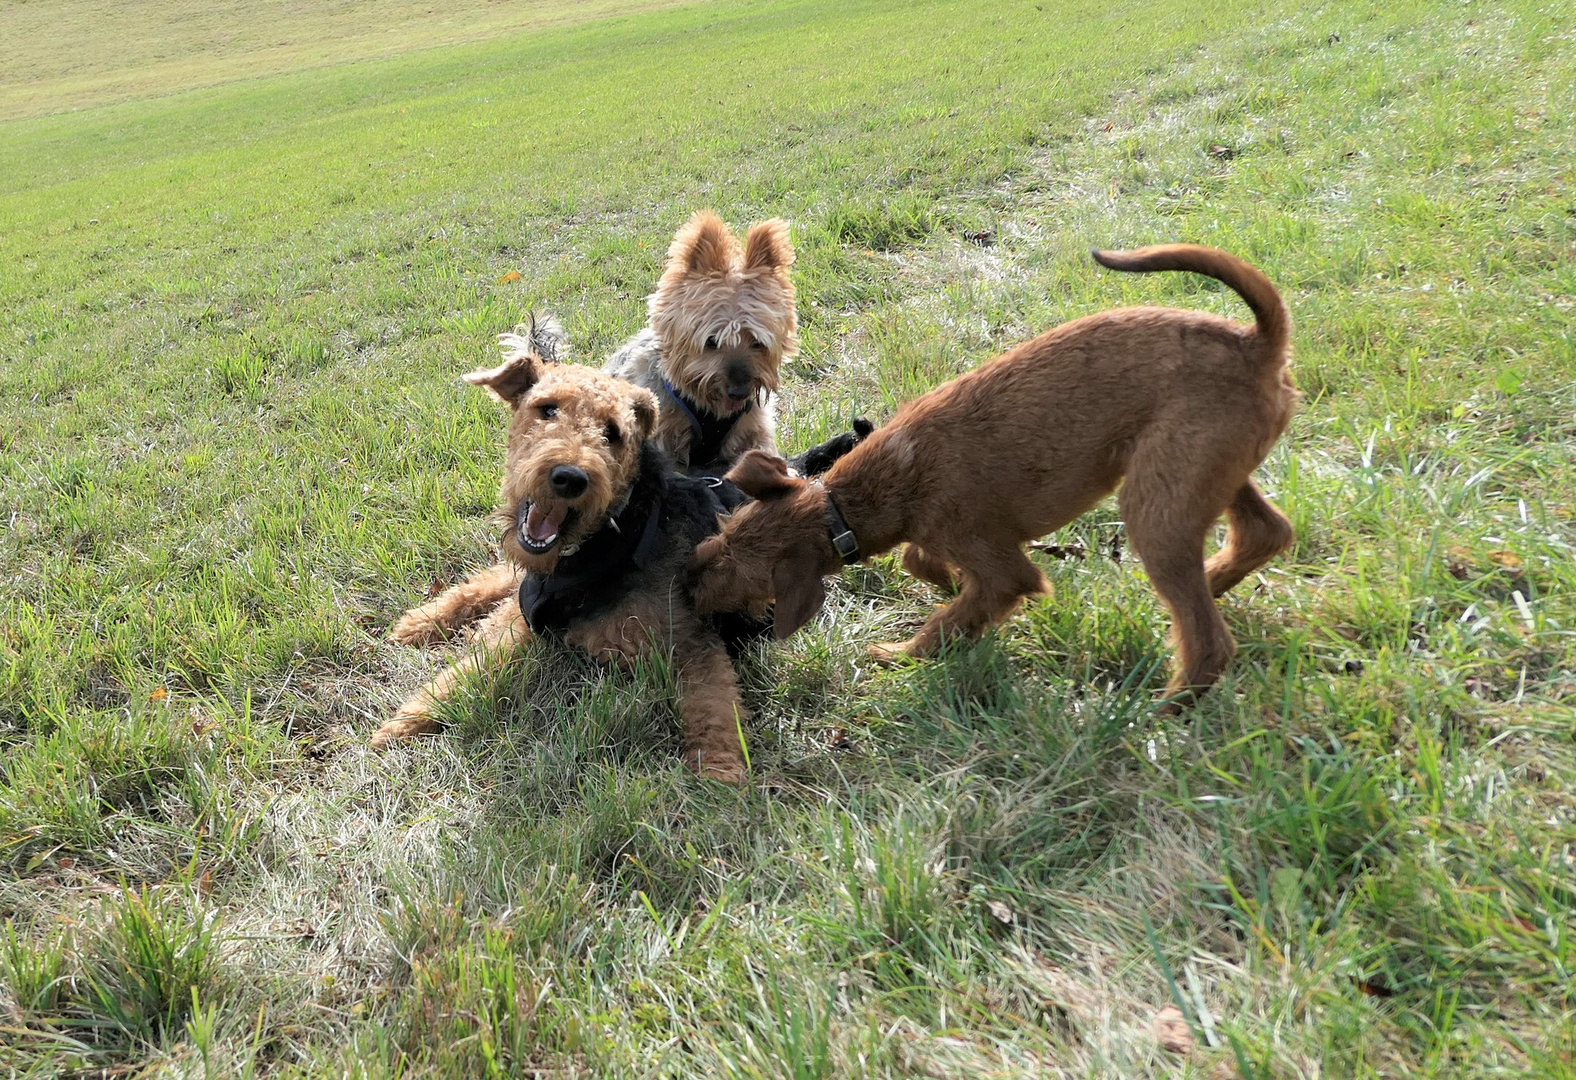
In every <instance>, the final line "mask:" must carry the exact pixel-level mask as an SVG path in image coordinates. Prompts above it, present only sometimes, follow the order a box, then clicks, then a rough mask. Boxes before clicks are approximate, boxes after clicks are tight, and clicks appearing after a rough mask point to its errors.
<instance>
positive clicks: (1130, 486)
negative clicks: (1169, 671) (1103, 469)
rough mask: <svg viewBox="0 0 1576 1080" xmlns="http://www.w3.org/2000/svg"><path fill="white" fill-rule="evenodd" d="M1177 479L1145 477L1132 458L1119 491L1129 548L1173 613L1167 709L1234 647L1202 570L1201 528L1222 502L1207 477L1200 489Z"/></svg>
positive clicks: (1206, 679)
mask: <svg viewBox="0 0 1576 1080" xmlns="http://www.w3.org/2000/svg"><path fill="white" fill-rule="evenodd" d="M1178 479H1179V478H1175V477H1170V476H1150V475H1145V474H1144V473H1143V472H1142V470H1141V468H1140V467H1139V466H1137V465H1136V464H1135V467H1134V468H1133V470H1132V471H1130V472H1129V473H1128V477H1127V480H1126V481H1125V482H1124V483H1123V485H1122V490H1121V491H1120V492H1119V493H1118V495H1117V502H1118V503H1119V504H1120V506H1121V508H1122V517H1123V519H1124V521H1125V523H1126V527H1127V536H1128V539H1129V540H1130V541H1131V542H1132V545H1133V550H1134V551H1136V552H1138V557H1139V558H1141V559H1142V560H1143V561H1144V571H1145V572H1146V573H1147V574H1148V575H1149V581H1150V584H1152V585H1153V586H1154V587H1155V592H1157V593H1158V594H1160V599H1161V601H1162V602H1163V603H1164V604H1165V605H1166V608H1167V609H1168V610H1169V611H1170V612H1171V621H1172V628H1171V632H1172V638H1173V640H1174V642H1175V644H1176V651H1177V665H1176V671H1175V673H1174V674H1173V675H1172V677H1171V681H1170V682H1169V683H1168V684H1167V686H1166V697H1167V698H1168V701H1167V703H1166V705H1165V706H1164V709H1163V711H1164V712H1167V713H1175V712H1178V711H1180V710H1181V708H1182V707H1183V706H1184V705H1186V704H1188V703H1189V702H1191V701H1192V700H1193V699H1194V698H1196V697H1197V696H1198V695H1199V694H1200V693H1202V692H1203V691H1205V690H1207V689H1209V688H1210V687H1211V686H1213V685H1214V684H1215V681H1216V680H1217V679H1219V678H1220V673H1221V672H1222V671H1224V670H1225V669H1226V665H1227V664H1229V663H1230V662H1231V658H1232V657H1233V656H1235V655H1236V652H1237V643H1236V641H1235V639H1233V638H1232V636H1231V631H1230V630H1228V629H1227V628H1226V621H1225V620H1224V619H1222V618H1221V617H1220V610H1219V609H1218V608H1216V607H1215V600H1214V597H1213V596H1211V595H1210V591H1209V581H1208V579H1207V578H1206V577H1205V576H1204V533H1205V532H1206V531H1207V530H1208V528H1209V527H1210V525H1211V524H1213V522H1214V520H1215V519H1216V518H1217V517H1218V516H1219V513H1220V512H1219V506H1220V503H1219V502H1217V501H1215V500H1214V493H1213V492H1208V491H1207V487H1208V483H1207V481H1201V482H1200V483H1199V484H1198V485H1197V486H1198V487H1200V488H1205V489H1206V490H1205V492H1203V493H1201V492H1199V491H1196V490H1195V491H1191V492H1190V491H1188V490H1187V486H1188V485H1186V484H1185V483H1182V484H1178V483H1177V480H1178Z"/></svg>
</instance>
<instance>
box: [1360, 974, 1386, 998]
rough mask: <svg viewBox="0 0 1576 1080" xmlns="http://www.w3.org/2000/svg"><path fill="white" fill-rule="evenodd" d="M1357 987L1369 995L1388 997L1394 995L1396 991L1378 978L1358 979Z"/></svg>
mask: <svg viewBox="0 0 1576 1080" xmlns="http://www.w3.org/2000/svg"><path fill="white" fill-rule="evenodd" d="M1357 989H1359V990H1361V991H1362V992H1363V993H1365V994H1367V995H1368V996H1369V997H1377V998H1387V997H1394V996H1395V991H1394V990H1392V989H1390V988H1389V987H1388V986H1386V985H1385V984H1384V983H1382V982H1380V981H1379V980H1377V979H1358V980H1357Z"/></svg>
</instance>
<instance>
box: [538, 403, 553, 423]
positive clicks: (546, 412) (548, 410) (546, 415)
mask: <svg viewBox="0 0 1576 1080" xmlns="http://www.w3.org/2000/svg"><path fill="white" fill-rule="evenodd" d="M537 408H538V409H541V410H542V419H543V420H551V419H552V418H553V417H555V416H557V415H558V406H557V405H556V404H555V403H554V402H551V401H549V402H548V403H547V404H545V405H538V406H537Z"/></svg>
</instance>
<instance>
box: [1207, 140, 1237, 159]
mask: <svg viewBox="0 0 1576 1080" xmlns="http://www.w3.org/2000/svg"><path fill="white" fill-rule="evenodd" d="M1209 156H1210V157H1212V158H1219V159H1220V160H1221V161H1230V160H1231V159H1232V158H1234V157H1236V156H1237V151H1236V150H1235V149H1233V148H1232V147H1229V146H1226V145H1225V144H1224V143H1212V144H1210V147H1209Z"/></svg>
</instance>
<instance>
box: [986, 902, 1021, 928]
mask: <svg viewBox="0 0 1576 1080" xmlns="http://www.w3.org/2000/svg"><path fill="white" fill-rule="evenodd" d="M985 910H987V911H989V912H990V914H991V918H993V919H995V920H996V921H997V922H999V923H1001V924H1002V925H1003V926H1011V925H1012V920H1013V919H1014V918H1015V917H1016V916H1015V915H1014V914H1013V910H1012V908H1010V907H1008V906H1007V905H1006V904H1004V903H1002V902H1001V901H1000V900H992V901H990V902H989V903H987V904H986V905H985Z"/></svg>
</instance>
